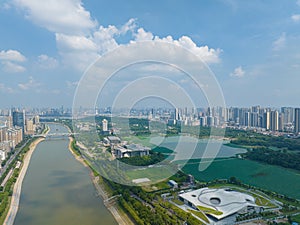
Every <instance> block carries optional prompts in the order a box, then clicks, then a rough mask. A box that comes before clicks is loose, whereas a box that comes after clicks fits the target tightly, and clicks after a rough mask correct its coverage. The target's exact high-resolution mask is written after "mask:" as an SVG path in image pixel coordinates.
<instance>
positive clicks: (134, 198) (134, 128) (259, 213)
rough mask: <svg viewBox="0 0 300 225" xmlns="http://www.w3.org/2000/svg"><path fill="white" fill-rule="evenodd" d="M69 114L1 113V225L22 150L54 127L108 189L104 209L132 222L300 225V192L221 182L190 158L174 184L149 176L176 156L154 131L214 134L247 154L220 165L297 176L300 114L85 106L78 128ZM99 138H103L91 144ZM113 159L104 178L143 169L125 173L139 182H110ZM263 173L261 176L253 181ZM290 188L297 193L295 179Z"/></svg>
mask: <svg viewBox="0 0 300 225" xmlns="http://www.w3.org/2000/svg"><path fill="white" fill-rule="evenodd" d="M71 115H72V113H71V110H70V109H64V108H63V107H61V108H58V109H20V108H13V109H3V110H0V161H1V169H0V175H1V177H0V182H1V187H0V189H1V193H0V218H1V221H0V222H2V221H3V220H4V218H5V216H6V214H7V211H8V207H9V204H10V199H11V196H12V195H13V185H14V183H15V182H16V179H17V177H18V174H19V171H20V168H21V167H22V163H23V158H24V154H25V153H26V152H27V151H28V146H29V144H30V142H32V141H33V140H34V139H36V138H38V137H43V138H47V130H48V126H47V123H50V122H51V123H53V122H55V123H61V124H63V125H65V126H67V127H68V128H69V130H70V134H69V136H70V137H71V138H72V141H71V148H72V150H73V152H74V154H75V155H77V157H80V158H81V159H82V160H83V161H84V162H85V163H86V164H87V165H89V167H90V169H91V171H92V173H93V176H94V178H93V179H95V180H97V185H100V186H102V191H103V190H104V194H103V193H102V195H101V196H102V197H103V199H104V202H105V205H106V206H107V207H108V208H110V207H116V208H117V210H118V211H120V212H121V214H122V213H123V214H126V215H127V217H126V218H127V220H128V223H129V224H131V223H132V224H219V225H221V224H247V223H248V224H251V223H252V224H253V223H256V224H293V225H296V224H298V223H299V222H300V201H299V199H300V196H299V195H298V194H294V195H293V194H290V195H289V194H287V193H285V192H281V191H277V190H275V189H272V188H270V189H268V188H266V187H265V186H260V185H254V184H253V183H248V182H247V180H244V179H243V177H239V176H235V175H234V174H233V175H232V174H231V173H230V172H229V173H227V174H226V175H225V177H222V176H221V175H220V176H219V177H218V171H214V174H215V176H216V177H214V179H208V178H204V174H202V173H200V172H199V171H198V170H194V169H193V166H194V165H198V164H199V158H192V159H190V160H189V161H188V162H187V164H186V165H185V166H183V167H182V168H180V169H179V170H178V171H177V172H176V173H175V174H172V175H171V176H167V175H166V176H167V178H166V179H163V180H160V181H159V182H155V183H153V182H151V181H153V180H155V178H154V177H151V176H154V174H156V173H157V172H158V173H160V172H162V171H161V169H160V167H159V166H155V165H156V164H157V163H163V162H165V161H166V160H168V159H169V157H170V156H172V155H176V153H175V152H174V149H172V148H168V147H166V146H154V145H153V144H151V143H150V142H149V140H150V136H151V135H153V134H155V135H158V136H164V137H168V138H172V137H177V136H178V135H183V136H193V137H196V138H197V139H199V140H200V139H203V140H207V138H209V137H210V135H211V133H212V129H214V132H213V134H214V137H212V138H213V139H216V140H220V139H221V140H224V146H227V147H230V148H237V149H238V148H242V149H244V152H240V153H238V154H235V155H233V156H228V157H227V156H226V157H225V156H224V157H221V158H217V159H216V162H219V161H221V160H223V161H224V162H226V160H231V162H235V163H237V164H238V163H240V162H243V163H247V162H254V163H259V164H258V165H272V166H274V168H279V169H281V171H293V173H295V174H297V175H299V173H300V138H299V132H300V108H292V107H282V108H281V109H274V108H264V107H260V106H253V107H251V108H237V107H231V108H220V107H212V108H210V107H209V108H206V109H204V108H197V109H188V108H182V109H179V108H176V109H163V108H158V109H156V108H147V109H131V110H130V111H129V113H128V112H127V111H126V110H124V111H118V112H117V113H116V112H114V113H112V109H111V108H105V109H100V108H99V109H95V110H94V109H93V110H91V109H83V108H82V109H79V110H77V111H76V114H74V115H73V119H74V118H75V121H76V122H74V121H72V117H71ZM126 124H127V126H125V125H126ZM128 129H129V130H128ZM91 132H94V133H95V134H96V137H97V139H93V135H90V134H91ZM78 133H80V135H79V136H77V135H76V134H78ZM48 138H49V137H48ZM107 159H109V162H112V163H111V164H109V163H108V164H105V166H106V167H105V170H106V173H111V174H114V173H116V171H115V170H113V168H112V167H110V166H111V165H114V164H113V163H114V162H122V163H125V164H128V165H132V166H140V167H144V169H143V170H140V169H133V170H130V171H126V172H124V174H123V175H124V177H125V180H129V182H131V183H134V184H135V185H133V186H131V185H123V184H119V183H117V182H114V181H111V180H110V179H107V177H105V176H102V175H103V171H102V170H101V166H100V167H97V163H99V162H104V160H107ZM162 165H164V164H162ZM178 165H179V164H178ZM224 165H225V164H224ZM213 166H214V165H213ZM272 168H273V167H272ZM241 170H242V169H241ZM162 173H163V172H162ZM123 175H122V176H123ZM275 175H276V174H275ZM263 176H265V174H263V173H257V174H255V176H253V178H255V177H258V178H259V177H263ZM279 176H280V175H279V174H278V180H277V181H278V183H280V182H281V181H280V177H279ZM291 182H292V181H291ZM97 185H95V186H96V188H97ZM288 185H289V186H291V187H290V188H291V189H293V183H290V184H288ZM297 185H298V186H299V184H295V187H298V186H297ZM278 190H279V189H278ZM295 191H296V192H297V190H295ZM291 193H292V192H291Z"/></svg>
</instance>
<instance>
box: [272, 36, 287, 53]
mask: <svg viewBox="0 0 300 225" xmlns="http://www.w3.org/2000/svg"><path fill="white" fill-rule="evenodd" d="M285 44H286V34H285V33H282V34H281V35H280V37H279V38H278V39H277V40H275V41H274V42H273V50H274V51H279V50H281V49H282V48H284V46H285Z"/></svg>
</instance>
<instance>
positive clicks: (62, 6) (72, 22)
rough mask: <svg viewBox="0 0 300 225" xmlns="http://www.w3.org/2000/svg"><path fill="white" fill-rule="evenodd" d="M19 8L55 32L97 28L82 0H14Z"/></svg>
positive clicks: (28, 16) (74, 31) (71, 32)
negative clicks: (45, 0)
mask: <svg viewBox="0 0 300 225" xmlns="http://www.w3.org/2000/svg"><path fill="white" fill-rule="evenodd" d="M14 5H15V6H16V7H17V8H22V9H23V10H25V12H26V18H28V19H29V20H31V21H32V22H33V23H35V24H37V25H39V26H41V27H45V28H47V29H48V30H49V31H52V32H55V33H66V34H84V33H86V32H89V31H90V29H92V28H95V26H96V24H97V22H96V21H94V20H93V19H92V18H91V15H90V12H88V11H86V10H85V8H84V7H83V4H82V2H81V1H80V0H64V1H61V0H51V1H47V4H45V2H44V1H40V0H14Z"/></svg>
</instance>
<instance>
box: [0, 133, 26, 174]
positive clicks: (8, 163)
mask: <svg viewBox="0 0 300 225" xmlns="http://www.w3.org/2000/svg"><path fill="white" fill-rule="evenodd" d="M29 141H30V139H28V140H27V141H26V142H25V143H24V144H23V145H22V146H21V147H20V148H18V150H17V151H16V152H15V153H14V154H13V155H11V157H10V158H9V160H7V162H6V164H5V166H3V167H2V168H1V169H0V177H1V176H2V174H3V173H5V171H6V170H7V167H8V166H9V165H10V164H11V162H12V161H13V160H14V159H15V158H16V156H17V155H18V154H19V153H20V152H21V151H22V149H23V148H24V147H25V145H26V144H27V143H28V142H29Z"/></svg>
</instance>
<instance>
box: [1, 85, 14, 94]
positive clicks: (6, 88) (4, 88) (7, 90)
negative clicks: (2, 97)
mask: <svg viewBox="0 0 300 225" xmlns="http://www.w3.org/2000/svg"><path fill="white" fill-rule="evenodd" d="M0 91H1V92H3V93H10V94H11V93H14V89H12V88H10V87H7V86H6V85H5V84H3V83H0Z"/></svg>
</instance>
